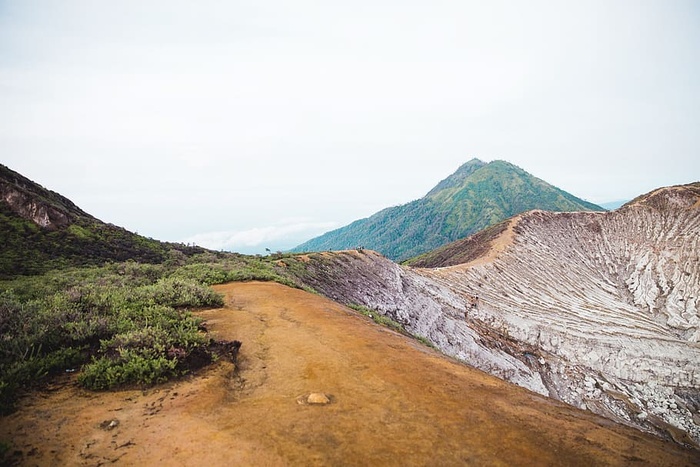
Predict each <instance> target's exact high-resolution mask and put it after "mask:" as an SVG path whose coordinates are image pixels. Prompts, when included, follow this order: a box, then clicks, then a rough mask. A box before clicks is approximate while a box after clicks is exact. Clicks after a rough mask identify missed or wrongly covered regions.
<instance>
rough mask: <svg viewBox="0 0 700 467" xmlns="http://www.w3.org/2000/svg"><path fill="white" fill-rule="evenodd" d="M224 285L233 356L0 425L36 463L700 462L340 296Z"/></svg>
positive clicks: (62, 386)
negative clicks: (404, 330) (387, 322)
mask: <svg viewBox="0 0 700 467" xmlns="http://www.w3.org/2000/svg"><path fill="white" fill-rule="evenodd" d="M216 289H217V290H218V291H220V292H223V293H225V294H226V296H227V304H226V307H225V308H222V309H217V310H210V311H204V312H201V313H200V314H201V316H202V317H204V318H205V319H206V320H207V322H208V327H209V328H210V329H211V330H212V332H214V333H215V334H216V335H217V338H220V339H226V340H234V339H235V340H240V341H242V342H243V346H242V347H241V349H240V352H239V355H238V364H237V367H236V368H234V366H233V365H232V364H230V363H228V362H223V361H222V362H220V363H218V364H216V365H214V366H212V367H211V368H209V369H208V370H206V371H204V372H202V373H201V374H199V375H197V376H193V377H190V378H187V379H185V380H182V381H179V382H175V383H170V384H167V385H163V386H160V387H158V388H156V389H151V390H148V391H145V392H144V391H136V390H130V391H117V392H106V393H93V392H88V391H84V390H82V389H79V388H77V387H76V386H75V384H74V380H73V378H72V377H70V376H66V377H65V378H64V379H63V380H61V381H57V382H56V384H55V385H54V386H53V387H52V388H49V390H47V391H45V392H42V393H37V394H33V395H30V396H28V397H27V398H25V399H24V400H23V401H22V402H21V406H20V409H19V411H18V412H16V413H15V414H13V415H11V416H9V417H5V418H4V419H2V420H0V421H1V423H0V440H11V442H12V445H13V447H12V451H17V453H16V455H15V459H16V460H18V461H19V462H21V463H22V464H25V465H108V464H111V463H114V464H116V465H193V466H194V465H197V466H200V465H208V466H216V465H271V466H275V465H465V464H474V465H587V466H588V465H640V464H642V465H643V464H650V465H669V466H671V465H673V466H680V465H696V464H700V459H699V458H698V452H697V451H689V450H684V449H683V448H681V447H679V446H677V445H675V444H673V443H671V442H665V441H663V440H660V439H657V438H655V437H652V436H650V435H646V434H643V433H640V432H638V431H636V430H634V429H631V428H627V427H623V426H619V425H616V424H614V423H612V422H610V421H609V420H606V419H603V418H601V417H598V416H595V415H593V414H592V413H590V412H585V411H580V410H578V409H575V408H572V407H570V406H567V405H564V404H561V403H558V402H555V401H553V400H550V399H546V398H544V397H541V396H539V395H536V394H534V393H531V392H528V391H526V390H524V389H522V388H518V387H516V386H513V385H510V384H508V383H505V382H503V381H501V380H499V379H496V378H495V377H491V376H489V375H487V374H485V373H482V372H480V371H477V370H474V369H472V368H469V367H466V366H464V365H462V364H459V363H457V362H455V361H452V360H450V359H448V358H446V357H444V356H442V355H441V354H438V353H437V352H435V351H433V350H431V349H429V348H427V347H425V346H423V345H422V344H420V343H419V342H417V341H414V340H412V339H410V338H407V337H405V336H402V335H400V334H397V333H394V332H393V331H390V330H388V329H386V328H382V327H380V326H378V325H375V324H374V323H372V322H371V321H370V320H368V319H366V318H364V317H362V316H359V315H357V314H355V313H354V312H352V311H351V310H349V309H347V308H345V307H343V306H340V305H338V304H336V303H335V302H332V301H330V300H328V299H325V298H322V297H319V296H316V295H312V294H309V293H307V292H303V291H300V290H296V289H290V288H287V287H284V286H281V285H278V284H274V283H258V282H250V283H234V284H228V285H223V286H218V287H216ZM309 395H312V396H311V397H309ZM324 396H325V397H324ZM314 402H317V403H314ZM20 451H21V453H20Z"/></svg>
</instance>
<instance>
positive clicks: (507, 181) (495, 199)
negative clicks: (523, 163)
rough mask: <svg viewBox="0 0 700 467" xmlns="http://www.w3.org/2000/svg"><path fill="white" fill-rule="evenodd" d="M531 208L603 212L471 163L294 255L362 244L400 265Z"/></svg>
mask: <svg viewBox="0 0 700 467" xmlns="http://www.w3.org/2000/svg"><path fill="white" fill-rule="evenodd" d="M532 209H541V210H546V211H603V209H602V208H601V207H599V206H596V205H595V204H591V203H588V202H586V201H584V200H582V199H579V198H577V197H575V196H573V195H571V194H569V193H567V192H565V191H563V190H560V189H559V188H557V187H555V186H552V185H550V184H549V183H547V182H545V181H543V180H540V179H539V178H537V177H535V176H533V175H530V174H529V173H527V172H526V171H524V170H523V169H521V168H519V167H517V166H515V165H513V164H511V163H509V162H506V161H493V162H490V163H488V164H487V163H485V162H483V161H481V160H479V159H472V160H470V161H469V162H467V163H465V164H463V165H462V166H460V167H459V169H457V171H456V172H454V173H453V174H452V175H450V176H449V177H447V178H446V179H444V180H442V181H441V182H440V183H438V184H437V185H436V186H435V188H433V189H432V190H430V192H428V194H427V195H426V196H425V197H423V198H421V199H418V200H415V201H412V202H410V203H408V204H404V205H402V206H396V207H392V208H388V209H384V210H382V211H380V212H378V213H376V214H374V215H373V216H371V217H369V218H367V219H361V220H358V221H355V222H353V223H352V224H350V225H347V226H345V227H341V228H340V229H337V230H334V231H332V232H328V233H326V234H324V235H321V236H320V237H317V238H314V239H312V240H309V241H308V242H306V243H303V244H302V245H299V246H298V247H296V248H295V249H294V250H293V251H321V250H344V249H349V248H355V247H357V246H358V245H362V246H364V247H366V248H369V249H372V250H376V251H378V252H380V253H382V254H383V255H386V256H387V257H389V258H390V259H393V260H397V261H402V260H405V259H408V258H411V257H413V256H417V255H419V254H422V253H425V252H427V251H430V250H432V249H435V248H438V247H440V246H442V245H445V244H447V243H450V242H452V241H454V240H457V239H460V238H463V237H467V236H468V235H471V234H473V233H475V232H477V231H479V230H481V229H485V228H487V227H489V226H492V225H494V224H497V223H498V222H501V221H503V220H505V219H507V218H509V217H511V216H514V215H516V214H520V213H521V212H525V211H529V210H532Z"/></svg>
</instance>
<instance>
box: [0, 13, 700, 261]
mask: <svg viewBox="0 0 700 467" xmlns="http://www.w3.org/2000/svg"><path fill="white" fill-rule="evenodd" d="M699 72H700V2H698V1H695V0H689V1H673V0H657V1H643V0H634V1H611V0H604V1H590V0H586V1H579V2H573V1H571V2H567V1H549V2H542V1H527V2H526V1H488V2H486V1H458V0H455V1H435V0H431V1H427V0H425V1H421V2H411V1H398V0H396V1H389V0H371V1H364V0H355V1H352V2H330V1H320V0H319V1H309V0H293V1H280V0H271V1H259V0H258V1H253V0H250V1H234V0H232V1H223V0H222V1H220V2H214V1H190V2H185V1H173V0H162V1H161V0H158V1H155V0H154V1H148V0H138V1H124V0H120V1H107V0H104V1H100V0H84V1H72V0H56V1H32V0H15V1H13V0H10V1H7V0H0V162H2V163H3V164H5V165H7V166H9V167H10V168H12V169H14V170H16V171H18V172H20V173H22V174H24V175H25V176H27V177H29V178H31V179H33V180H35V181H37V182H38V183H40V184H42V185H44V186H45V187H47V188H49V189H52V190H54V191H57V192H59V193H61V194H63V195H65V196H67V197H68V198H70V199H71V200H73V201H74V202H75V203H76V204H78V205H79V206H80V207H82V208H83V209H84V210H86V211H88V212H89V213H91V214H93V215H95V216H96V217H98V218H100V219H102V220H104V221H106V222H111V223H114V224H117V225H121V226H123V227H126V228H127V229H129V230H132V231H137V232H138V233H140V234H143V235H146V236H150V237H154V238H157V239H160V240H170V241H185V242H196V243H197V244H199V245H202V246H207V247H210V248H215V249H228V250H234V251H243V252H256V251H262V250H264V248H266V247H267V248H271V249H273V250H277V249H286V248H290V247H292V246H295V245H296V244H298V243H301V242H302V241H304V240H307V239H309V238H311V237H313V236H316V235H318V234H320V233H323V232H325V231H327V230H329V229H331V228H334V227H340V226H342V225H345V224H347V223H349V222H351V221H353V220H355V219H358V218H362V217H367V216H369V215H371V214H373V213H374V212H376V211H378V210H380V209H382V208H385V207H388V206H392V205H397V204H402V203H405V202H408V201H411V200H413V199H416V198H420V197H422V196H423V195H424V194H425V193H427V192H428V191H429V190H430V189H431V188H432V187H433V186H434V185H435V184H437V183H438V182H439V181H440V180H441V179H443V178H445V177H447V176H448V175H450V174H451V173H452V172H454V171H455V170H456V169H457V168H458V167H459V166H460V165H461V164H462V163H464V162H466V161H467V160H469V159H471V158H473V157H478V158H480V159H482V160H484V161H491V160H495V159H504V160H507V161H510V162H512V163H514V164H516V165H518V166H520V167H522V168H523V169H525V170H527V171H528V172H530V173H532V174H533V175H535V176H537V177H540V178H542V179H544V180H546V181H548V182H549V183H552V184H554V185H556V186H558V187H560V188H562V189H564V190H567V191H569V192H571V193H573V194H575V195H577V196H579V197H582V198H584V199H587V200H589V201H593V202H605V201H612V200H618V199H630V198H632V197H634V196H637V195H639V194H641V193H644V192H647V191H649V190H651V189H653V188H656V187H659V186H664V185H672V184H679V183H688V182H691V181H696V180H699V179H700V76H699Z"/></svg>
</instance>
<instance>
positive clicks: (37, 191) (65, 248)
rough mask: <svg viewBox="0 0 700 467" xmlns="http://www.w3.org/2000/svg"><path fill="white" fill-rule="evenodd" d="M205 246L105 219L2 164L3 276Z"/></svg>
mask: <svg viewBox="0 0 700 467" xmlns="http://www.w3.org/2000/svg"><path fill="white" fill-rule="evenodd" d="M203 251H205V250H203V249H201V248H190V247H186V246H184V245H180V244H170V243H162V242H159V241H157V240H153V239H149V238H145V237H142V236H140V235H137V234H134V233H132V232H129V231H127V230H125V229H123V228H121V227H117V226H114V225H112V224H105V223H104V222H102V221H100V220H98V219H96V218H94V217H93V216H91V215H89V214H87V213H86V212H84V211H82V210H81V209H80V208H79V207H77V206H76V205H75V204H73V202H71V201H70V200H69V199H67V198H65V197H63V196H61V195H59V194H58V193H55V192H53V191H50V190H47V189H45V188H43V187H42V186H40V185H38V184H36V183H34V182H33V181H31V180H29V179H28V178H26V177H24V176H22V175H20V174H18V173H17V172H15V171H13V170H11V169H9V168H7V167H5V166H4V165H2V164H0V278H7V277H11V276H15V275H18V274H39V273H42V272H46V271H49V270H51V269H54V268H58V267H64V266H83V265H97V264H103V263H104V262H106V261H125V260H128V259H133V260H135V261H140V262H145V263H160V262H163V261H166V260H167V259H168V258H171V257H173V255H179V254H181V253H184V254H192V253H197V252H203ZM178 252H179V253H178Z"/></svg>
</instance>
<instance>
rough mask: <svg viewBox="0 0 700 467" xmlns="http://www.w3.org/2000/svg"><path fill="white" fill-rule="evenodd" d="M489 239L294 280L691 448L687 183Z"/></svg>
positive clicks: (697, 350)
mask: <svg viewBox="0 0 700 467" xmlns="http://www.w3.org/2000/svg"><path fill="white" fill-rule="evenodd" d="M497 230H498V231H497V232H495V233H492V234H489V235H485V236H484V238H483V240H482V241H474V239H473V238H472V239H471V240H469V239H467V240H463V241H460V242H457V243H456V244H453V245H449V246H447V247H445V249H446V250H443V251H441V252H440V254H438V255H433V256H432V257H430V256H428V257H425V258H422V259H421V260H419V261H417V262H416V263H415V264H416V265H420V266H422V267H406V266H399V265H396V264H394V263H392V262H391V261H389V260H387V259H385V258H383V257H382V256H381V255H379V254H376V253H374V252H370V251H366V250H360V251H346V252H340V253H320V254H313V255H308V256H306V257H304V258H303V259H300V260H299V261H300V262H302V263H303V265H304V274H303V275H302V277H303V280H304V282H305V283H306V284H307V285H309V286H311V287H314V288H316V289H317V290H319V291H321V292H322V293H324V294H326V295H328V296H329V297H331V298H333V299H335V300H338V301H341V302H344V303H357V304H361V305H364V306H367V307H370V308H372V309H375V310H377V311H378V312H380V313H382V314H386V315H388V316H391V317H392V318H393V319H395V320H397V321H399V322H400V323H402V324H403V325H404V326H405V328H406V329H407V330H408V331H410V332H412V333H414V334H417V335H421V336H424V337H426V338H428V339H429V340H430V341H432V342H433V343H434V344H435V345H436V346H437V347H438V348H440V349H441V350H442V351H443V352H445V353H447V354H449V355H452V356H455V357H457V358H459V359H461V360H463V361H465V362H467V363H469V364H471V365H473V366H475V367H477V368H480V369H482V370H484V371H487V372H489V373H491V374H494V375H496V376H499V377H501V378H503V379H506V380H508V381H511V382H514V383H516V384H519V385H521V386H524V387H526V388H528V389H531V390H533V391H535V392H538V393H540V394H545V395H548V396H550V397H553V398H555V399H559V400H562V401H565V402H567V403H569V404H572V405H575V406H578V407H582V408H587V409H589V410H591V411H593V412H595V413H598V414H601V415H604V416H607V417H609V418H612V419H614V420H616V421H618V422H622V423H625V424H628V425H632V426H635V427H637V428H640V429H642V430H645V431H649V432H654V433H657V434H660V435H663V436H667V437H671V438H673V439H674V440H676V441H677V442H680V443H684V444H689V445H695V446H698V444H700V415H699V411H700V345H699V344H698V339H699V337H700V334H699V333H700V331H699V329H700V327H699V326H700V323H699V316H698V304H699V303H700V298H699V297H700V266H699V265H700V253H699V252H700V249H699V248H698V247H699V246H700V245H698V243H699V241H700V240H699V239H700V183H695V184H691V185H685V186H677V187H670V188H664V189H660V190H656V191H654V192H651V193H649V194H647V195H644V196H642V197H639V198H637V199H635V200H633V201H631V202H630V203H628V204H627V205H625V206H623V207H622V208H620V209H618V210H617V211H613V212H608V213H588V212H578V213H552V212H543V211H531V212H528V213H525V214H521V215H520V216H517V217H515V218H513V219H511V220H510V221H509V223H507V224H506V225H504V226H501V227H499V229H497ZM450 248H451V249H452V252H453V253H454V254H450V252H449V249H450ZM472 250H474V251H477V250H478V251H477V252H476V253H474V251H472ZM457 252H459V255H457ZM460 255H461V257H463V258H468V261H469V262H467V263H461V264H455V263H458V261H453V258H455V257H458V256H460Z"/></svg>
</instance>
